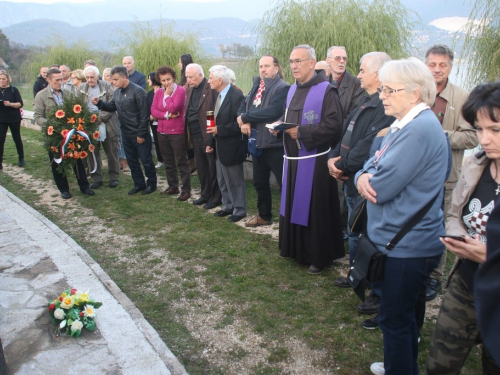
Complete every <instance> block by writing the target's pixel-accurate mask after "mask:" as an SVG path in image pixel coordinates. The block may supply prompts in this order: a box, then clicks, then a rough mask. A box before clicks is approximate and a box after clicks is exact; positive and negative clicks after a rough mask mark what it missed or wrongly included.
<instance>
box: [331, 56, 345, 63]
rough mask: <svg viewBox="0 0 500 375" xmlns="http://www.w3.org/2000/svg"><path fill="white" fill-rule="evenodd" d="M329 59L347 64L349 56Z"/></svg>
mask: <svg viewBox="0 0 500 375" xmlns="http://www.w3.org/2000/svg"><path fill="white" fill-rule="evenodd" d="M329 59H332V60H335V61H336V62H340V61H345V62H347V56H335V57H329Z"/></svg>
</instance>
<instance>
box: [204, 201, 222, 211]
mask: <svg viewBox="0 0 500 375" xmlns="http://www.w3.org/2000/svg"><path fill="white" fill-rule="evenodd" d="M217 206H220V204H215V203H214V202H208V203H205V204H204V205H203V208H204V209H205V210H211V209H212V208H215V207H217Z"/></svg>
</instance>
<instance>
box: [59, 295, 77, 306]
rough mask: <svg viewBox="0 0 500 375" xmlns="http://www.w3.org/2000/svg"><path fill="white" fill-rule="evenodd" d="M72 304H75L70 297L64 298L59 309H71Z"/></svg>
mask: <svg viewBox="0 0 500 375" xmlns="http://www.w3.org/2000/svg"><path fill="white" fill-rule="evenodd" d="M74 304H75V300H74V298H73V297H72V296H66V297H64V298H63V300H62V301H61V307H62V308H63V309H71V308H72V307H73V305H74Z"/></svg>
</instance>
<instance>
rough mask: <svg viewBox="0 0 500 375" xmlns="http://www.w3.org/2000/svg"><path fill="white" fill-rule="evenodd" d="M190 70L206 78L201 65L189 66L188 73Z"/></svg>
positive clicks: (193, 64) (187, 67)
mask: <svg viewBox="0 0 500 375" xmlns="http://www.w3.org/2000/svg"><path fill="white" fill-rule="evenodd" d="M188 69H194V71H195V72H196V73H198V74H201V76H202V77H203V78H205V73H204V72H203V68H202V67H201V65H200V64H196V63H191V64H188V65H186V72H187V70H188Z"/></svg>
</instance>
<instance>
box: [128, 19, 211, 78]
mask: <svg viewBox="0 0 500 375" xmlns="http://www.w3.org/2000/svg"><path fill="white" fill-rule="evenodd" d="M128 39H129V42H128V45H127V48H126V49H124V50H123V56H126V55H131V56H133V57H134V60H135V68H136V69H137V70H138V71H140V72H142V73H144V74H145V75H146V76H147V75H148V74H149V73H150V72H155V71H156V69H158V68H159V67H160V66H163V65H168V66H171V67H172V68H175V69H176V71H177V72H178V73H179V77H178V79H177V81H179V79H180V69H179V68H178V67H177V64H178V62H179V58H180V57H181V55H183V54H185V53H189V54H190V55H191V56H192V57H193V60H194V61H195V62H196V63H200V61H201V60H202V59H203V56H201V53H200V51H201V50H202V48H201V46H200V44H199V42H198V38H197V36H196V35H194V34H189V33H188V34H181V33H176V32H175V31H174V25H173V24H167V25H165V24H164V22H163V21H160V24H159V25H158V26H157V27H154V28H153V27H152V26H151V24H150V23H146V24H139V23H138V24H137V25H136V26H135V27H134V30H133V32H132V34H131V35H129V37H128Z"/></svg>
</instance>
